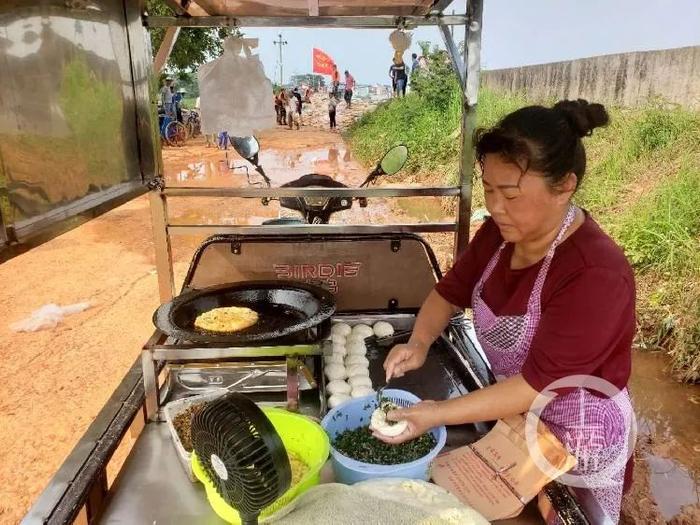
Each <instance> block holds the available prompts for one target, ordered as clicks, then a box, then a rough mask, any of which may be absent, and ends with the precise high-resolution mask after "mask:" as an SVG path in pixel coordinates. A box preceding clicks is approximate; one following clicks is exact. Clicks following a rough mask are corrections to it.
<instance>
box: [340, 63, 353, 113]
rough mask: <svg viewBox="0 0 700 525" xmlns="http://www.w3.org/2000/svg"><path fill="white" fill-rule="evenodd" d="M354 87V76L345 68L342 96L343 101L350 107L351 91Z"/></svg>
mask: <svg viewBox="0 0 700 525" xmlns="http://www.w3.org/2000/svg"><path fill="white" fill-rule="evenodd" d="M353 89H355V77H353V76H352V75H351V74H350V71H348V70H347V69H346V70H345V92H344V93H343V98H344V99H345V103H346V104H347V105H348V107H350V104H352V91H353Z"/></svg>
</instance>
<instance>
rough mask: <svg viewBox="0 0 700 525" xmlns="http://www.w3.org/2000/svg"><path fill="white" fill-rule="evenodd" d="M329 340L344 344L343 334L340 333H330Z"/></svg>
mask: <svg viewBox="0 0 700 525" xmlns="http://www.w3.org/2000/svg"><path fill="white" fill-rule="evenodd" d="M331 341H333V344H334V345H344V344H345V336H344V335H340V334H331Z"/></svg>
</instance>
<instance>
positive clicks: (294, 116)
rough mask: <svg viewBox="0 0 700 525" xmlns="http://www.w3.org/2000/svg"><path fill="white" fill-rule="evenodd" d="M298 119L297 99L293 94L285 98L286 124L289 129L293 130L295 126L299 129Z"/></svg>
mask: <svg viewBox="0 0 700 525" xmlns="http://www.w3.org/2000/svg"><path fill="white" fill-rule="evenodd" d="M300 117H301V116H300V115H299V104H298V103H297V99H296V97H295V96H294V95H293V94H290V95H288V96H287V124H288V125H289V129H293V128H294V126H295V125H296V128H297V129H299V122H300Z"/></svg>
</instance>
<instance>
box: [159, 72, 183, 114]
mask: <svg viewBox="0 0 700 525" xmlns="http://www.w3.org/2000/svg"><path fill="white" fill-rule="evenodd" d="M184 96H185V90H184V89H182V88H180V89H178V90H177V91H176V90H175V85H174V83H173V79H172V78H170V77H168V78H166V79H165V84H163V87H162V88H161V90H160V102H161V105H162V107H163V112H164V113H165V115H166V116H168V117H170V118H171V119H174V120H177V121H178V122H182V121H183V119H182V99H183V97H184Z"/></svg>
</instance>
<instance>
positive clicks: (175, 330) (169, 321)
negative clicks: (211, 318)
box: [153, 281, 335, 346]
mask: <svg viewBox="0 0 700 525" xmlns="http://www.w3.org/2000/svg"><path fill="white" fill-rule="evenodd" d="M225 306H243V307H246V308H250V309H252V310H254V311H256V312H257V313H258V316H259V319H258V322H257V323H256V324H254V325H253V326H250V327H248V328H246V329H244V330H240V331H238V332H229V333H219V332H209V331H207V330H201V329H199V328H195V326H194V322H195V319H197V317H198V316H199V315H200V314H203V313H204V312H208V311H209V310H212V309H214V308H220V307H225ZM333 312H335V301H334V300H333V296H332V295H331V294H330V293H329V292H327V291H326V290H324V289H323V288H320V287H318V286H313V285H310V284H305V283H297V282H290V281H247V282H242V283H234V284H224V285H217V286H211V287H209V288H203V289H201V290H195V291H192V292H186V293H184V294H181V295H179V296H177V297H175V298H174V299H173V300H172V301H170V302H167V303H164V304H162V305H161V306H160V307H159V308H158V309H157V310H156V311H155V313H154V314H153V324H155V325H156V327H158V328H159V329H160V330H161V331H162V332H164V333H165V334H167V335H169V336H171V337H175V338H177V339H180V340H184V341H190V342H193V343H226V344H229V345H233V346H242V345H246V344H250V343H258V344H260V343H262V342H265V341H272V340H277V339H279V338H282V337H287V336H290V335H292V334H295V333H297V332H300V331H302V330H306V329H309V328H312V327H314V326H316V325H319V324H320V323H322V322H323V321H325V320H326V319H328V318H329V317H330V316H331V315H333Z"/></svg>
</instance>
